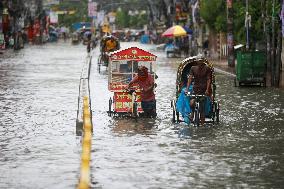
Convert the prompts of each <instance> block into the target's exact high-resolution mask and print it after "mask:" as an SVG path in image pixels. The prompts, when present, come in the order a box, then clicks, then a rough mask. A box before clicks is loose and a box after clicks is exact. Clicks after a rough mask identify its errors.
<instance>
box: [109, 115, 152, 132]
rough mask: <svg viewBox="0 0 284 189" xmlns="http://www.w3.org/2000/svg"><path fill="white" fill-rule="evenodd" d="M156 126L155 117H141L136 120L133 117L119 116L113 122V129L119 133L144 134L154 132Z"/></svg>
mask: <svg viewBox="0 0 284 189" xmlns="http://www.w3.org/2000/svg"><path fill="white" fill-rule="evenodd" d="M154 128H157V126H155V120H154V119H146V118H139V120H137V121H135V119H133V118H130V117H128V118H117V119H115V121H114V122H113V128H112V131H113V132H114V133H118V134H127V135H135V134H144V135H149V134H153V132H154Z"/></svg>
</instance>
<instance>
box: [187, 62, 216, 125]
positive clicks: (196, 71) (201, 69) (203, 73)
mask: <svg viewBox="0 0 284 189" xmlns="http://www.w3.org/2000/svg"><path fill="white" fill-rule="evenodd" d="M193 80H194V83H193V94H195V95H206V96H209V95H210V86H211V70H210V68H209V67H208V66H207V65H206V64H205V63H201V64H200V65H198V66H192V67H191V69H190V72H189V77H188V81H187V86H186V89H185V92H188V88H189V86H190V84H191V82H192V81H193ZM190 107H191V108H192V110H194V108H195V99H191V100H190ZM190 118H191V119H192V118H193V111H192V112H191V116H190ZM204 122H205V99H202V100H201V101H200V123H201V125H202V126H203V125H204Z"/></svg>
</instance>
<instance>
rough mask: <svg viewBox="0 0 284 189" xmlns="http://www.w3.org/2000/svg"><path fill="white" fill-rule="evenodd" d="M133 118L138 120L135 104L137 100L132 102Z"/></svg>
mask: <svg viewBox="0 0 284 189" xmlns="http://www.w3.org/2000/svg"><path fill="white" fill-rule="evenodd" d="M132 116H133V117H134V119H135V121H136V122H137V121H138V106H137V102H134V104H133V115H132Z"/></svg>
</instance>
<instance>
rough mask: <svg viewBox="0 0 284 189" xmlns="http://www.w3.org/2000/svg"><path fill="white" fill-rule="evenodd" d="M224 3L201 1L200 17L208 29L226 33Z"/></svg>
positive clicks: (218, 0) (211, 0) (208, 0)
mask: <svg viewBox="0 0 284 189" xmlns="http://www.w3.org/2000/svg"><path fill="white" fill-rule="evenodd" d="M225 10H226V3H225V1H220V0H201V2H200V15H201V17H202V18H203V20H204V21H205V22H206V24H208V26H209V27H210V29H213V30H214V31H217V32H225V31H226V18H227V15H226V11H225Z"/></svg>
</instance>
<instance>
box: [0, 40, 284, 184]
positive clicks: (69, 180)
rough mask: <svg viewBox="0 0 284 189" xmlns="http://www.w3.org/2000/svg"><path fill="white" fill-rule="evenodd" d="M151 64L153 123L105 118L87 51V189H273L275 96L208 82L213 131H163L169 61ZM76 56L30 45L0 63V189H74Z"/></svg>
mask: <svg viewBox="0 0 284 189" xmlns="http://www.w3.org/2000/svg"><path fill="white" fill-rule="evenodd" d="M130 46H139V47H140V48H142V49H145V50H148V51H150V52H151V53H153V54H155V55H157V56H158V60H157V75H158V76H159V78H158V79H157V84H158V87H157V88H156V92H157V93H156V94H157V95H156V97H157V113H158V116H157V119H139V120H138V122H135V120H132V119H122V118H121V119H117V118H111V117H109V116H108V115H107V113H106V111H107V110H108V100H109V98H110V97H112V93H110V92H109V91H108V88H107V86H108V85H107V84H108V75H107V72H106V71H105V70H106V69H105V67H102V72H101V73H100V74H99V73H98V70H97V65H96V64H97V56H98V55H99V50H98V49H95V51H94V52H93V54H92V55H93V61H92V69H91V80H90V87H91V100H92V110H93V130H94V133H93V138H92V154H91V156H92V157H91V177H92V178H91V180H92V188H107V189H115V188H119V189H120V188H121V189H125V188H151V189H152V188H163V189H164V188H168V189H170V188H256V189H259V188H282V187H283V185H284V180H283V176H284V148H283V146H284V133H283V132H284V127H283V125H284V90H283V89H282V90H280V89H274V88H260V87H252V88H251V87H240V88H239V87H234V81H233V78H232V77H230V76H228V75H224V74H218V73H217V75H216V83H217V99H218V100H219V101H220V106H221V107H220V123H219V124H218V125H215V126H208V127H205V128H203V127H198V128H197V127H187V126H186V125H185V124H183V123H180V124H176V123H175V124H173V123H172V122H171V118H172V110H171V107H170V101H171V100H172V99H173V98H174V97H175V93H176V91H175V90H176V87H175V83H176V70H177V66H178V62H179V59H174V58H171V59H168V58H166V54H165V53H164V52H159V51H155V50H154V49H155V48H154V46H152V45H141V44H139V43H122V48H124V47H130ZM85 58H86V47H85V46H83V45H78V46H71V45H70V43H57V44H47V45H45V46H32V47H27V48H26V49H24V50H22V51H20V52H18V53H16V54H13V55H12V56H10V57H8V58H6V59H1V60H0V78H1V82H0V99H1V100H0V108H1V111H0V173H2V174H0V188H9V189H12V188H21V189H24V188H27V189H40V188H50V189H55V188H75V187H76V185H77V183H78V179H79V169H80V153H81V137H80V136H76V132H75V124H76V110H77V97H78V85H79V79H80V73H81V68H82V65H83V63H84V61H85Z"/></svg>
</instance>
